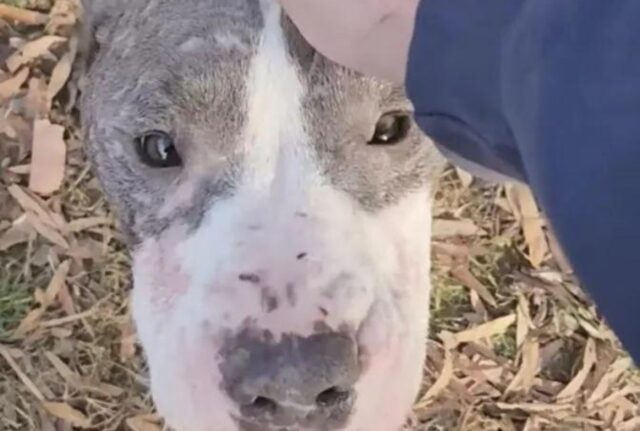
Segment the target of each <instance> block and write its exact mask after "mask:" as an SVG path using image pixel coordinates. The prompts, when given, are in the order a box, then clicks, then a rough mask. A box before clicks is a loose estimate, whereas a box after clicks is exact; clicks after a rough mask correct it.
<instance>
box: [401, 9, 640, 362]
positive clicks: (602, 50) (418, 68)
mask: <svg viewBox="0 0 640 431" xmlns="http://www.w3.org/2000/svg"><path fill="white" fill-rule="evenodd" d="M407 91H408V93H409V96H410V97H411V99H412V101H413V103H414V105H415V107H416V118H417V121H418V123H419V124H420V125H421V127H422V128H423V129H424V131H425V132H426V133H427V134H428V135H430V136H431V137H432V138H434V140H436V141H437V142H438V144H439V145H440V146H442V147H444V148H445V149H446V150H448V151H450V152H453V153H455V154H456V155H458V156H460V157H462V158H464V159H467V160H471V161H473V162H476V163H478V164H481V165H483V166H485V167H488V168H491V169H494V170H497V171H499V172H501V173H504V174H507V175H510V176H512V177H515V178H518V179H520V180H523V181H526V182H528V183H529V184H530V186H531V187H532V189H533V190H534V192H535V193H536V195H537V197H538V199H539V200H540V202H541V204H542V206H543V208H544V210H545V212H546V214H547V216H548V217H549V219H550V221H551V223H552V225H553V227H554V228H555V230H556V233H557V235H558V237H559V240H560V242H561V243H562V246H563V248H564V249H565V251H566V253H567V255H568V257H569V259H570V260H571V262H572V264H573V266H574V268H575V270H576V273H577V275H578V277H579V278H580V279H581V281H582V283H583V285H584V286H585V288H586V289H587V290H588V291H589V293H590V294H591V296H592V297H593V299H594V300H595V301H596V303H597V306H598V308H599V310H600V311H601V312H602V313H603V315H604V316H605V318H606V319H607V321H608V323H609V324H610V325H611V326H612V328H613V329H614V331H615V332H616V334H617V335H618V336H619V337H620V339H621V341H622V342H623V344H624V345H625V347H626V349H627V350H628V351H629V352H630V354H631V355H632V356H633V357H634V359H635V360H636V361H638V360H640V334H639V332H640V1H638V0H606V1H603V0H485V1H478V0H423V1H422V3H421V5H420V8H419V12H418V18H417V22H416V31H415V35H414V40H413V43H412V47H411V54H410V60H409V68H408V73H407Z"/></svg>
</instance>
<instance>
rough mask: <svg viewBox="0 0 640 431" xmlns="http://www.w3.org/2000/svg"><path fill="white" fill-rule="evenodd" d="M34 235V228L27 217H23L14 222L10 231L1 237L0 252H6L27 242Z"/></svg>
mask: <svg viewBox="0 0 640 431" xmlns="http://www.w3.org/2000/svg"><path fill="white" fill-rule="evenodd" d="M32 234H33V228H32V227H31V225H30V224H29V222H28V220H27V217H26V216H25V215H22V216H21V217H19V218H18V219H16V220H15V221H14V222H13V224H12V225H11V227H10V228H9V229H7V230H6V231H4V232H3V233H2V234H1V235H0V251H5V250H8V249H9V248H11V247H13V246H14V245H18V244H22V243H24V242H27V241H28V240H29V236H31V235H32Z"/></svg>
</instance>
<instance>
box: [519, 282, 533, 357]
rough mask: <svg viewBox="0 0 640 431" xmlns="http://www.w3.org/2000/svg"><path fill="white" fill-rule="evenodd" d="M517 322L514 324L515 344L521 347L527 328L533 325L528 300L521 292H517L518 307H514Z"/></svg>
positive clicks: (527, 331)
mask: <svg viewBox="0 0 640 431" xmlns="http://www.w3.org/2000/svg"><path fill="white" fill-rule="evenodd" d="M516 314H517V316H518V324H517V326H516V345H517V346H518V347H521V346H522V345H523V344H524V341H525V340H526V338H527V334H528V333H529V329H531V328H532V327H533V323H532V322H531V314H530V312H529V302H528V301H527V298H525V296H524V295H523V294H522V293H518V308H517V309H516Z"/></svg>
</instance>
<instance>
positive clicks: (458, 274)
mask: <svg viewBox="0 0 640 431" xmlns="http://www.w3.org/2000/svg"><path fill="white" fill-rule="evenodd" d="M451 275H453V276H454V277H455V278H456V279H457V280H458V281H459V282H461V283H462V284H464V285H465V286H467V287H468V288H469V289H472V290H474V291H475V292H476V293H477V294H478V296H479V297H480V298H482V300H483V301H484V302H486V303H487V304H489V305H491V306H492V307H497V306H498V304H497V303H496V300H495V298H494V297H493V295H492V294H491V292H490V291H489V289H487V287H486V286H485V285H484V284H482V283H481V282H480V280H478V279H477V278H476V277H475V276H474V275H473V274H472V273H471V271H469V268H468V267H467V266H465V265H456V266H455V267H454V268H452V269H451Z"/></svg>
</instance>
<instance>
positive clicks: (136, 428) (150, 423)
mask: <svg viewBox="0 0 640 431" xmlns="http://www.w3.org/2000/svg"><path fill="white" fill-rule="evenodd" d="M125 422H126V424H127V427H129V429H130V430H131V431H161V430H162V427H161V426H160V419H159V418H158V416H156V415H140V416H134V417H131V418H128V419H127V420H126V421H125Z"/></svg>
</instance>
